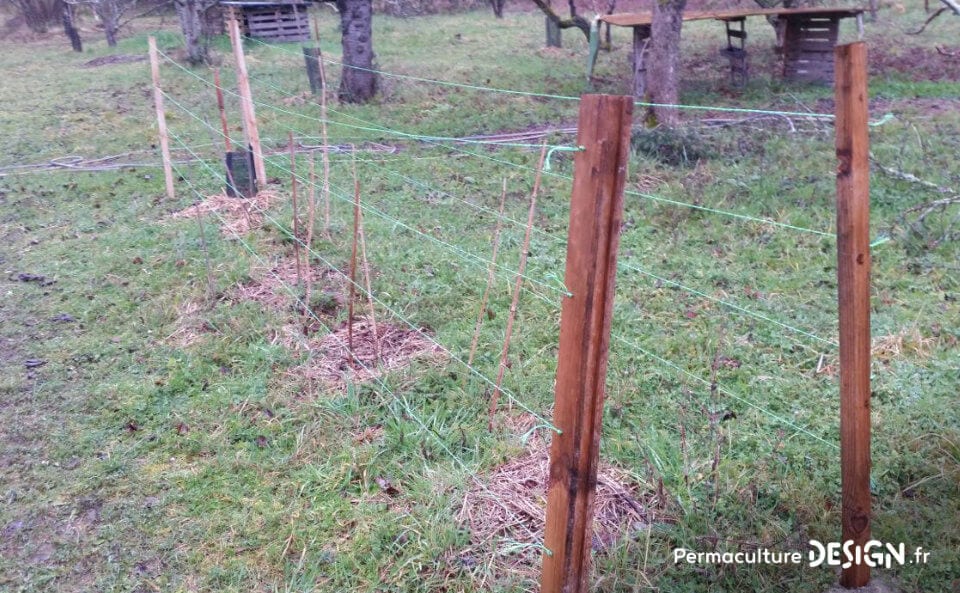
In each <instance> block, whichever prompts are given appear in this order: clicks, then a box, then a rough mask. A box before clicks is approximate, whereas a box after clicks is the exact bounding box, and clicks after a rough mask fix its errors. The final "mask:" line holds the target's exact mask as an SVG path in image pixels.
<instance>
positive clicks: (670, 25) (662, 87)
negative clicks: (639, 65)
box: [646, 0, 687, 126]
mask: <svg viewBox="0 0 960 593" xmlns="http://www.w3.org/2000/svg"><path fill="white" fill-rule="evenodd" d="M652 3H653V7H652V8H653V21H652V22H651V24H650V54H649V60H648V62H647V64H648V65H647V76H646V78H647V84H646V93H647V98H648V100H649V101H650V102H651V103H657V104H658V105H656V106H652V107H650V108H649V110H648V111H647V122H648V123H649V124H652V125H658V124H663V125H666V126H674V125H676V124H677V123H679V120H680V115H679V113H678V111H677V109H676V108H675V107H664V106H663V105H676V104H677V100H678V97H679V91H678V82H679V78H680V77H679V70H680V30H681V28H682V27H683V9H684V8H685V7H686V4H687V0H652Z"/></svg>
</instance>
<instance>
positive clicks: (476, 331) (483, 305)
mask: <svg viewBox="0 0 960 593" xmlns="http://www.w3.org/2000/svg"><path fill="white" fill-rule="evenodd" d="M506 203H507V178H506V177H504V178H503V190H502V191H501V192H500V211H499V212H498V214H497V226H496V228H495V229H494V231H493V255H492V256H491V257H490V268H489V269H488V270H487V287H486V288H485V289H484V290H483V297H482V298H481V299H480V312H479V313H477V323H476V324H475V326H474V328H473V341H472V342H471V343H470V356H468V357H467V367H468V368H469V367H472V366H473V357H474V356H475V355H476V353H477V344H478V343H479V342H480V328H481V327H482V326H483V314H484V313H485V312H486V310H487V297H488V296H489V295H490V287H491V286H492V285H493V281H494V278H495V277H496V273H495V271H496V266H497V251H499V249H500V231H501V229H503V208H504V206H505V205H506ZM469 377H470V375H469V374H467V375H465V376H464V377H463V386H464V387H466V386H467V379H468V378H469Z"/></svg>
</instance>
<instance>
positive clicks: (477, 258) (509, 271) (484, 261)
mask: <svg viewBox="0 0 960 593" xmlns="http://www.w3.org/2000/svg"><path fill="white" fill-rule="evenodd" d="M160 92H161V93H162V94H163V95H164V96H165V97H166V98H167V99H169V100H170V102H171V103H173V104H174V105H176V106H177V107H180V108H181V109H182V110H183V111H184V112H185V113H186V114H187V115H189V116H190V117H192V118H194V119H196V120H197V121H198V122H200V123H201V124H203V125H205V126H207V128H208V129H210V130H212V131H214V132H216V133H220V134H221V135H222V132H218V130H216V129H215V128H214V127H213V126H210V125H209V124H208V123H207V122H204V121H203V120H202V119H201V118H200V117H199V116H197V115H196V114H194V113H193V112H192V111H190V110H189V109H188V108H187V107H185V106H183V105H182V104H180V103H179V102H178V101H177V100H176V99H174V98H173V97H171V96H170V95H168V94H167V93H166V92H165V91H160ZM187 150H188V151H189V150H190V149H189V148H187ZM191 154H195V153H193V152H192V151H191ZM259 156H260V157H261V158H263V159H264V160H265V161H268V162H270V164H271V165H273V166H275V167H277V168H278V169H280V170H281V171H283V172H284V173H291V174H292V172H291V171H290V170H289V169H287V168H285V167H284V166H282V165H277V164H276V163H274V162H273V161H272V160H271V159H270V157H269V156H268V155H265V154H262V153H260V155H259ZM198 158H199V157H198ZM296 177H297V179H298V180H299V181H300V182H301V183H303V184H305V185H313V187H318V186H317V185H316V184H311V183H310V181H309V180H307V179H305V178H302V177H300V176H299V175H296ZM330 187H331V188H333V187H334V186H333V185H331V186H330ZM340 191H343V190H340ZM346 196H347V192H345V191H344V192H343V193H342V194H341V196H340V198H338V199H342V200H343V201H345V202H351V203H352V200H350V199H348V198H347V197H346ZM361 207H362V208H363V209H364V210H369V211H370V212H372V213H374V214H375V215H377V216H379V217H380V218H382V219H384V220H386V221H388V222H391V223H393V224H394V225H396V226H400V227H402V228H404V229H406V230H409V231H411V232H412V233H415V234H417V235H419V236H421V237H423V238H425V239H427V240H429V241H432V242H434V243H437V244H439V245H442V246H444V247H445V248H447V249H449V250H450V251H454V252H456V253H459V254H460V255H461V257H463V258H464V259H468V260H469V259H472V260H474V261H476V262H477V263H478V264H479V265H482V266H489V265H493V266H494V267H495V268H496V269H499V270H500V271H502V272H503V273H504V274H508V275H509V277H510V278H511V279H513V278H516V277H517V276H518V275H519V276H520V277H521V278H523V279H524V280H526V281H528V282H531V283H533V284H536V285H538V286H542V287H544V288H546V289H548V290H551V291H555V292H559V293H561V294H566V292H565V291H564V290H561V289H560V288H557V287H555V286H553V285H551V284H549V283H547V282H544V281H542V280H538V279H536V278H533V277H531V276H529V275H527V274H519V272H518V271H517V270H513V269H511V268H508V267H506V266H503V265H501V264H497V263H493V262H492V261H490V260H487V259H484V258H483V257H480V256H479V255H476V254H473V253H470V252H469V251H466V250H464V249H462V248H461V247H459V246H457V245H454V244H452V243H448V242H446V241H443V240H442V239H438V238H436V237H434V236H433V235H429V234H427V233H424V232H423V231H421V230H419V229H417V228H415V227H413V226H411V225H409V224H407V223H405V222H403V221H402V220H400V219H398V218H394V217H392V216H390V215H388V214H386V213H384V212H382V211H380V210H378V209H377V208H374V207H373V206H370V205H369V204H363V205H362V206H361ZM531 293H532V294H535V295H537V296H539V297H540V298H541V299H543V300H546V302H548V303H552V301H550V300H549V299H547V298H546V297H543V296H542V295H539V294H537V293H534V292H532V291H531Z"/></svg>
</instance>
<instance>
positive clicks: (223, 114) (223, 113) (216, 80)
mask: <svg viewBox="0 0 960 593" xmlns="http://www.w3.org/2000/svg"><path fill="white" fill-rule="evenodd" d="M213 85H214V86H215V87H216V89H217V109H218V110H219V111H220V129H221V130H223V145H224V147H225V148H226V149H225V151H224V152H230V151H231V150H233V149H232V148H230V128H229V126H227V109H226V106H225V105H224V102H223V87H222V86H220V69H219V68H215V69H214V71H213ZM228 173H229V172H228Z"/></svg>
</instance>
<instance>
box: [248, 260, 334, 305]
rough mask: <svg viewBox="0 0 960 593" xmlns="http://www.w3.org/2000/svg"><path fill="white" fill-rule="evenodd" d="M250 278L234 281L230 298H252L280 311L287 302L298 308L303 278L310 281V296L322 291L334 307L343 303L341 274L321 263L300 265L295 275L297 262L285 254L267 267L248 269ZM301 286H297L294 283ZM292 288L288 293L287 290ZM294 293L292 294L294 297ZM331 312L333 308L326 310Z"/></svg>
mask: <svg viewBox="0 0 960 593" xmlns="http://www.w3.org/2000/svg"><path fill="white" fill-rule="evenodd" d="M250 276H251V277H253V278H254V280H253V281H250V282H246V283H244V284H238V285H237V286H236V287H235V288H233V289H232V290H231V291H230V298H232V299H235V300H242V301H254V302H257V303H260V304H261V305H264V306H265V307H267V308H270V309H273V310H276V311H281V310H283V309H285V308H288V307H289V306H290V305H291V304H296V305H297V307H296V308H297V310H301V309H302V308H303V305H302V304H301V303H297V302H296V299H297V298H302V297H303V294H304V291H305V288H304V286H305V284H306V281H307V280H309V281H310V285H311V292H312V294H313V295H314V296H316V295H319V294H321V293H326V294H328V295H330V296H331V300H332V301H333V304H334V305H335V307H337V308H339V307H342V306H344V304H345V303H346V297H344V296H343V294H342V293H343V292H344V287H343V285H344V281H343V278H344V276H343V274H342V273H341V272H340V271H339V270H336V269H333V268H326V267H322V266H311V267H309V268H307V266H306V265H304V264H301V268H300V274H299V276H298V275H297V262H296V260H295V259H294V258H292V257H285V258H283V259H281V260H279V261H276V262H274V263H273V264H272V265H271V266H269V267H266V266H256V267H254V268H253V269H251V271H250ZM298 280H299V284H300V286H301V288H300V289H297V284H298ZM291 291H292V292H291ZM295 295H296V296H295ZM330 312H335V311H330Z"/></svg>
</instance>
